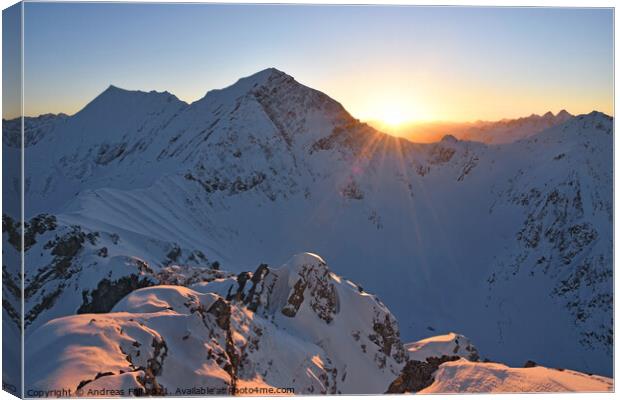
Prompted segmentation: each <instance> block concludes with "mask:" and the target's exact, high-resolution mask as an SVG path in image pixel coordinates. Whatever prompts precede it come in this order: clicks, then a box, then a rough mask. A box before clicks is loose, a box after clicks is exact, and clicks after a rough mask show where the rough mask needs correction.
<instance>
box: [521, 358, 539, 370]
mask: <svg viewBox="0 0 620 400" xmlns="http://www.w3.org/2000/svg"><path fill="white" fill-rule="evenodd" d="M536 366H538V364H536V363H535V362H534V361H532V360H527V361H526V362H525V364H524V365H523V368H534V367H536Z"/></svg>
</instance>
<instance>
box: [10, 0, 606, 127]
mask: <svg viewBox="0 0 620 400" xmlns="http://www.w3.org/2000/svg"><path fill="white" fill-rule="evenodd" d="M24 31H25V35H24V60H25V68H24V82H25V90H24V102H25V110H24V111H25V112H24V113H25V114H26V115H39V114H42V113H48V112H53V113H58V112H65V113H68V114H73V113H75V112H77V111H79V110H80V109H81V108H82V107H83V106H85V105H86V104H87V103H88V102H89V101H91V100H92V99H93V98H94V97H96V96H97V95H98V94H99V93H100V92H102V91H103V90H105V88H107V87H108V86H109V85H110V84H114V85H115V86H119V87H122V88H125V89H140V90H147V91H150V90H157V91H164V90H167V91H169V92H171V93H173V94H175V95H176V96H177V97H179V98H180V99H182V100H184V101H187V102H192V101H195V100H197V99H199V98H201V97H203V96H204V95H205V93H206V92H207V91H209V90H211V89H216V88H222V87H225V86H228V85H230V84H232V83H234V82H235V81H236V80H237V79H239V78H241V77H243V76H247V75H251V74H253V73H255V72H257V71H260V70H262V69H264V68H268V67H275V68H278V69H280V70H282V71H284V72H286V73H288V74H289V75H291V76H293V77H294V78H295V79H296V80H298V81H299V82H301V83H303V84H305V85H307V86H310V87H313V88H315V89H318V90H321V91H323V92H325V93H327V94H328V95H330V96H331V97H333V98H334V99H336V100H338V101H339V102H340V103H342V104H343V105H344V107H345V108H346V109H347V110H348V111H349V112H350V113H351V114H353V115H354V116H355V117H357V118H360V119H361V120H379V121H386V122H389V123H394V124H396V123H401V122H411V121H431V120H441V121H468V120H479V119H484V120H495V119H501V118H515V117H520V116H525V115H529V114H532V113H539V114H542V113H544V112H546V111H549V110H550V111H552V112H557V111H559V110H561V109H567V110H568V111H570V112H571V113H574V114H579V113H586V112H590V111H592V110H593V109H596V110H599V111H603V112H605V113H607V114H612V113H613V11H612V10H611V9H566V8H555V9H551V8H481V7H414V6H321V5H316V6H311V5H204V4H119V3H116V4H115V3H91V4H68V3H26V5H25V15H24ZM11 110H12V111H11ZM3 114H4V117H5V118H8V117H14V116H17V115H18V114H19V109H18V108H11V107H8V106H7V107H5V108H4V110H3Z"/></svg>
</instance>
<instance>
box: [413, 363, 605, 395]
mask: <svg viewBox="0 0 620 400" xmlns="http://www.w3.org/2000/svg"><path fill="white" fill-rule="evenodd" d="M434 378H435V381H434V382H433V384H432V385H431V386H429V387H427V388H425V389H423V390H421V391H420V393H501V392H503V393H536V392H538V393H540V392H609V391H612V390H613V380H612V379H610V378H605V377H602V376H597V375H586V374H582V373H579V372H575V371H570V370H558V369H553V368H545V367H540V366H536V367H532V368H510V367H507V366H505V365H502V364H497V363H473V362H471V361H467V360H465V359H461V360H458V361H452V362H447V363H444V364H442V365H441V366H439V369H438V370H437V372H436V373H435V376H434Z"/></svg>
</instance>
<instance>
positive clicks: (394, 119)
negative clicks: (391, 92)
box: [380, 108, 408, 127]
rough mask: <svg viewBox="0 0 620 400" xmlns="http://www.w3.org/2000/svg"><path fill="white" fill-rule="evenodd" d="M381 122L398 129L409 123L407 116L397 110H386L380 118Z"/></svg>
mask: <svg viewBox="0 0 620 400" xmlns="http://www.w3.org/2000/svg"><path fill="white" fill-rule="evenodd" d="M380 119H381V121H382V122H383V123H384V124H386V125H389V126H392V127H396V126H399V125H402V124H403V123H405V122H407V120H408V118H407V114H406V113H404V112H402V110H398V109H396V108H391V109H387V110H384V111H383V112H382V113H381V116H380Z"/></svg>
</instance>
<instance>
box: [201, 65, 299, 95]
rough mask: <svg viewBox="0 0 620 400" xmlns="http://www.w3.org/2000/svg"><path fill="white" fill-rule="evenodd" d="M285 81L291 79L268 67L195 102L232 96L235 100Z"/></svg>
mask: <svg viewBox="0 0 620 400" xmlns="http://www.w3.org/2000/svg"><path fill="white" fill-rule="evenodd" d="M286 80H293V77H291V76H290V75H287V74H286V73H284V72H282V71H280V70H278V69H276V68H273V67H270V68H266V69H263V70H261V71H258V72H256V73H254V74H252V75H248V76H246V77H244V78H241V79H239V80H238V81H237V82H235V83H233V84H232V85H229V86H226V87H224V88H221V89H213V90H209V91H208V92H207V94H206V95H205V96H204V97H203V98H202V99H200V100H197V102H200V101H202V100H204V99H207V98H216V97H221V96H224V97H228V96H232V97H233V98H236V97H239V96H242V95H244V94H246V93H248V92H249V91H251V90H252V89H254V88H256V87H258V86H264V85H267V84H268V83H269V82H273V81H277V82H282V81H286Z"/></svg>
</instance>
